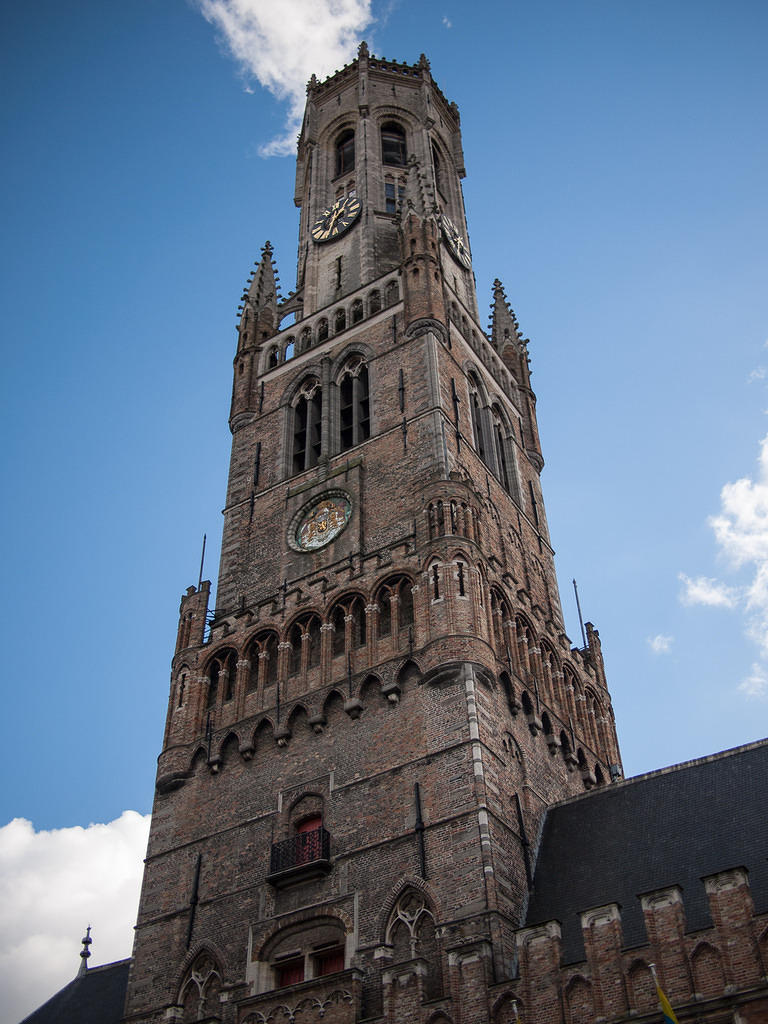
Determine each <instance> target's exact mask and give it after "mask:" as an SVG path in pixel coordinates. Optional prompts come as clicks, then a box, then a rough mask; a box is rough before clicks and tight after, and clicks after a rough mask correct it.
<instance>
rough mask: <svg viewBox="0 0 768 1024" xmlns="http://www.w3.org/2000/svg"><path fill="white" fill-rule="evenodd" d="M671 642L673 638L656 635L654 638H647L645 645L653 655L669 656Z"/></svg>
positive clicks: (661, 634) (660, 634)
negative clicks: (646, 644)
mask: <svg viewBox="0 0 768 1024" xmlns="http://www.w3.org/2000/svg"><path fill="white" fill-rule="evenodd" d="M673 641H674V637H672V636H664V634H663V633H657V634H656V636H649V637H648V640H647V643H648V646H649V647H650V649H651V650H652V651H653V653H654V654H669V652H670V651H671V650H672V643H673Z"/></svg>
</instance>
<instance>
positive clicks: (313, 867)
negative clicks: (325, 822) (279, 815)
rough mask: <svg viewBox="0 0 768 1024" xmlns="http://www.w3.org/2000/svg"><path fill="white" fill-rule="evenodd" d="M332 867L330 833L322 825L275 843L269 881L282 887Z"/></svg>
mask: <svg viewBox="0 0 768 1024" xmlns="http://www.w3.org/2000/svg"><path fill="white" fill-rule="evenodd" d="M330 870H331V835H330V833H329V832H328V831H326V829H324V828H322V827H321V828H317V829H313V830H312V831H311V832H298V833H297V834H296V835H295V836H291V838H290V839H284V840H283V841H282V842H280V843H273V844H272V850H271V853H270V858H269V874H268V875H267V881H268V882H271V883H272V885H275V886H277V887H278V888H279V887H280V886H283V885H289V884H291V883H292V882H304V881H306V880H307V879H309V878H316V877H318V876H320V875H325V874H327V873H328V872H329V871H330Z"/></svg>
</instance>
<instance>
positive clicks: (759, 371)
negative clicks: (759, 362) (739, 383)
mask: <svg viewBox="0 0 768 1024" xmlns="http://www.w3.org/2000/svg"><path fill="white" fill-rule="evenodd" d="M766 376H768V370H766V368H765V367H764V366H756V367H755V369H754V370H752V371H751V372H750V374H749V376H748V377H747V384H754V383H755V381H756V380H765V378H766Z"/></svg>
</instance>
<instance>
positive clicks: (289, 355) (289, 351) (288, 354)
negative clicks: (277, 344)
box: [283, 334, 295, 361]
mask: <svg viewBox="0 0 768 1024" xmlns="http://www.w3.org/2000/svg"><path fill="white" fill-rule="evenodd" d="M294 352H295V346H294V338H293V335H292V334H289V335H288V338H287V339H286V342H285V356H284V357H283V358H284V359H285V360H286V361H287V360H289V359H293V356H294Z"/></svg>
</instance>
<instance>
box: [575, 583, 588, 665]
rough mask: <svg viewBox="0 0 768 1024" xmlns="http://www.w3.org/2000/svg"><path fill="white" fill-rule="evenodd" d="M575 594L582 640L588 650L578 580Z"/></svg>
mask: <svg viewBox="0 0 768 1024" xmlns="http://www.w3.org/2000/svg"><path fill="white" fill-rule="evenodd" d="M573 592H574V594H575V595H576V608H577V610H578V613H579V625H580V626H581V640H582V643H583V644H584V648H585V650H586V646H587V634H586V633H585V632H584V620H583V619H582V617H581V604H580V602H579V588H578V587H577V586H576V580H574V581H573Z"/></svg>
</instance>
